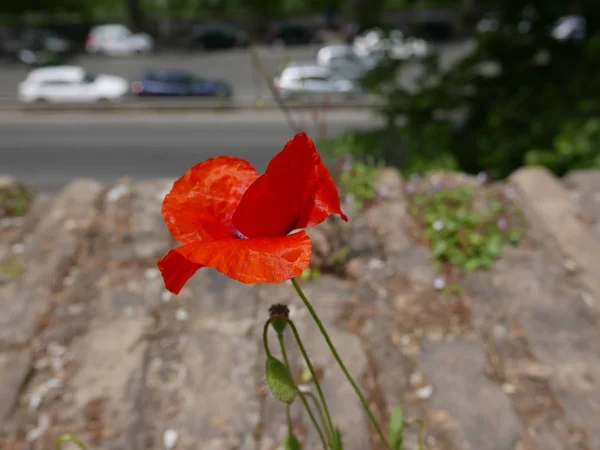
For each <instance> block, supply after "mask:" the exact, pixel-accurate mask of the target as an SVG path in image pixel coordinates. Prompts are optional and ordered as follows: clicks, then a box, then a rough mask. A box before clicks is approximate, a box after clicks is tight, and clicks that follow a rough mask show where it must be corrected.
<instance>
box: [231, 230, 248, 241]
mask: <svg viewBox="0 0 600 450" xmlns="http://www.w3.org/2000/svg"><path fill="white" fill-rule="evenodd" d="M233 234H234V235H235V237H236V238H238V239H248V238H247V237H246V236H244V235H243V234H242V233H240V231H239V230H238V229H237V228H235V227H233Z"/></svg>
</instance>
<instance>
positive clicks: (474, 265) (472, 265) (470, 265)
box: [464, 258, 479, 272]
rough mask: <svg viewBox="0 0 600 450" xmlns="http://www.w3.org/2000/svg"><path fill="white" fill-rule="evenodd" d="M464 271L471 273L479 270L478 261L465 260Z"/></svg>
mask: <svg viewBox="0 0 600 450" xmlns="http://www.w3.org/2000/svg"><path fill="white" fill-rule="evenodd" d="M464 269H465V270H466V271H467V272H473V271H475V270H477V269H479V259H477V258H471V259H469V260H467V262H465V266H464Z"/></svg>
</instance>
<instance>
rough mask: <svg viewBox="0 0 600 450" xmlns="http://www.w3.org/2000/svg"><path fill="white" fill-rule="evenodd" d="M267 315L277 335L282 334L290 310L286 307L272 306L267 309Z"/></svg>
mask: <svg viewBox="0 0 600 450" xmlns="http://www.w3.org/2000/svg"><path fill="white" fill-rule="evenodd" d="M269 315H270V317H271V319H272V320H271V325H273V328H274V329H275V331H276V332H277V333H278V334H281V333H283V330H285V327H286V325H287V321H288V319H289V317H290V309H289V308H288V307H287V305H281V304H277V305H272V306H271V307H270V308H269Z"/></svg>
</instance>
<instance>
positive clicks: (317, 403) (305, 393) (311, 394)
mask: <svg viewBox="0 0 600 450" xmlns="http://www.w3.org/2000/svg"><path fill="white" fill-rule="evenodd" d="M300 393H301V395H305V396H307V397H310V398H311V399H312V401H313V402H314V404H315V406H316V407H317V412H318V413H319V418H320V419H321V423H322V424H323V427H324V428H325V430H327V439H329V440H331V438H332V436H331V433H330V431H329V428H328V427H327V422H326V421H325V415H324V414H323V408H321V403H320V402H319V399H317V397H315V394H313V393H312V392H302V391H300Z"/></svg>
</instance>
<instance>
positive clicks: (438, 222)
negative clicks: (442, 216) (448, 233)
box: [432, 220, 444, 231]
mask: <svg viewBox="0 0 600 450" xmlns="http://www.w3.org/2000/svg"><path fill="white" fill-rule="evenodd" d="M432 227H433V229H434V230H435V231H440V230H441V229H442V228H444V222H442V221H441V220H436V221H435V222H433V225H432Z"/></svg>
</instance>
